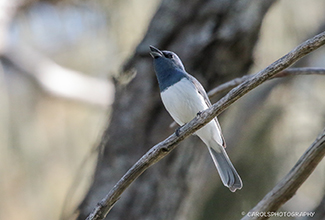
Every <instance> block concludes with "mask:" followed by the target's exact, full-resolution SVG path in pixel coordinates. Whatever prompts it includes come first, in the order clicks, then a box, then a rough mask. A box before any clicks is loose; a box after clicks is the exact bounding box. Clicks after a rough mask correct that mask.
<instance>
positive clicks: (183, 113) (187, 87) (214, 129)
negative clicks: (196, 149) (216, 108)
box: [161, 78, 223, 145]
mask: <svg viewBox="0 0 325 220" xmlns="http://www.w3.org/2000/svg"><path fill="white" fill-rule="evenodd" d="M161 99H162V101H163V103H164V106H165V108H166V109H167V111H168V112H169V114H170V115H171V116H172V118H173V119H174V120H175V121H176V122H177V123H178V124H179V125H183V124H185V123H187V122H189V121H191V120H192V119H193V118H194V117H195V116H196V114H197V113H198V112H200V111H203V110H205V109H207V108H208V106H207V104H206V103H205V101H204V98H203V97H202V96H201V95H200V94H198V92H197V90H196V88H195V87H194V85H193V84H192V82H190V81H189V80H187V79H185V78H184V79H182V80H181V81H179V82H177V83H175V84H174V85H172V86H170V87H169V88H167V89H166V90H165V91H163V92H162V93H161ZM196 134H197V135H198V136H199V137H200V138H201V139H202V140H203V141H204V142H205V143H206V144H208V142H209V141H210V140H211V138H212V139H214V140H215V141H217V142H218V143H219V144H220V145H222V142H223V141H222V138H221V131H219V128H218V126H217V124H216V121H215V120H212V121H211V122H209V123H208V124H207V125H206V126H204V127H203V128H201V129H200V130H198V131H197V132H196Z"/></svg>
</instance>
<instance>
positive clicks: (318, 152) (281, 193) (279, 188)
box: [241, 129, 325, 220]
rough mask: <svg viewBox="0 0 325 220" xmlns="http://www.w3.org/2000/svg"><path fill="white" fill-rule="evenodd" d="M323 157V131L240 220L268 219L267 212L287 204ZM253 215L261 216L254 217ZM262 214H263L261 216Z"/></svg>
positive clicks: (324, 150) (324, 141) (324, 152)
mask: <svg viewBox="0 0 325 220" xmlns="http://www.w3.org/2000/svg"><path fill="white" fill-rule="evenodd" d="M324 155H325V129H324V130H323V132H322V134H320V135H319V136H318V137H317V139H316V140H315V141H314V143H312V145H311V146H310V147H309V148H308V149H307V150H306V152H305V153H304V154H303V155H302V156H301V157H300V159H299V160H298V162H297V163H296V164H295V166H294V167H293V168H292V169H291V170H290V172H289V173H288V174H287V175H286V176H285V177H284V178H283V179H282V180H281V181H280V182H279V183H278V184H277V185H276V186H275V187H274V188H273V189H272V190H271V191H270V192H269V193H268V194H267V195H266V196H265V197H264V198H263V199H262V200H261V201H260V202H259V203H258V204H257V205H256V206H255V207H254V208H253V209H251V210H250V211H249V212H248V213H247V214H246V215H245V216H244V217H243V218H242V219H241V220H248V219H268V218H270V217H271V216H269V215H268V214H267V212H274V211H276V210H278V209H279V208H280V207H281V206H282V205H283V204H284V203H285V202H287V201H288V200H289V199H291V197H293V195H294V194H295V193H296V191H297V190H298V189H299V187H300V186H301V185H302V184H303V182H305V180H306V179H307V178H308V177H309V176H310V174H311V173H312V172H313V171H314V169H315V168H316V166H317V165H318V164H319V162H320V161H321V160H322V159H323V157H324ZM255 213H256V214H257V213H258V214H259V215H261V216H259V217H257V216H256V217H254V216H253V215H255ZM262 213H263V214H262Z"/></svg>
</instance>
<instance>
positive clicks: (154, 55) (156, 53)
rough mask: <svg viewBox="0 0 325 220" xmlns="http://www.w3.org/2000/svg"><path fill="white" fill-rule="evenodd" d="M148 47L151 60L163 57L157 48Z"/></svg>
mask: <svg viewBox="0 0 325 220" xmlns="http://www.w3.org/2000/svg"><path fill="white" fill-rule="evenodd" d="M149 47H150V50H151V52H150V55H151V56H152V58H158V57H162V56H163V53H162V52H161V51H160V50H158V49H157V48H155V47H154V46H151V45H150V46H149Z"/></svg>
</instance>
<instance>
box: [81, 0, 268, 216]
mask: <svg viewBox="0 0 325 220" xmlns="http://www.w3.org/2000/svg"><path fill="white" fill-rule="evenodd" d="M273 2H274V1H273V0H265V1H260V0H253V1H252V0H241V1H236V0H219V1H212V0H208V1H202V0H193V1H182V0H174V1H170V0H165V1H162V3H161V6H160V7H159V9H158V11H157V13H156V15H155V16H154V17H153V19H152V21H151V24H150V25H149V28H148V31H147V34H146V36H145V37H144V39H143V40H142V42H141V43H140V44H139V45H138V47H137V49H136V51H135V53H134V55H133V56H132V58H131V59H130V60H129V61H128V62H126V64H125V66H124V68H123V72H122V73H121V75H120V78H119V79H118V80H117V82H116V94H115V103H114V105H113V113H112V117H111V121H110V124H109V127H108V128H107V129H106V131H105V132H104V134H103V136H102V140H101V143H100V147H101V148H102V152H101V153H100V155H99V156H98V163H97V167H96V171H95V175H94V181H93V183H92V185H91V187H90V189H89V191H88V194H87V195H86V197H85V198H84V200H83V201H82V203H81V204H80V206H79V212H80V213H79V216H78V219H85V218H86V216H87V215H88V214H89V212H91V211H92V209H93V208H94V206H95V205H96V204H97V202H99V201H100V200H101V199H102V198H103V197H104V196H105V194H106V193H107V192H108V191H109V190H110V189H111V188H112V187H113V186H114V184H115V183H116V182H117V181H118V180H119V178H121V176H122V175H123V174H124V173H125V172H126V171H127V170H128V169H129V168H130V167H131V166H132V165H133V164H134V163H135V162H136V161H137V160H138V159H139V158H140V156H142V155H143V154H144V153H145V152H146V151H147V150H148V149H149V148H150V147H151V146H153V145H154V144H156V143H158V142H159V141H161V140H163V139H164V138H166V137H167V136H168V135H170V134H171V133H172V132H173V131H174V129H175V128H169V125H170V123H171V122H172V119H171V118H170V117H169V116H168V114H167V112H166V111H165V109H164V107H163V105H162V103H161V100H160V97H159V89H158V85H157V80H156V77H155V74H154V71H153V67H152V58H151V57H150V56H149V49H148V47H149V45H154V46H156V47H158V48H160V49H168V50H172V51H174V52H176V53H177V54H178V55H179V56H180V57H181V59H182V60H183V62H184V65H185V67H186V69H187V71H188V72H189V73H191V74H192V75H194V76H195V77H197V78H198V79H199V80H200V81H201V82H202V84H203V85H204V86H205V88H206V89H209V88H212V87H214V86H216V85H217V84H220V83H222V82H224V81H227V80H230V79H232V78H234V77H238V76H240V75H243V74H245V73H246V72H247V71H248V69H249V67H250V66H251V64H252V52H253V49H254V46H255V44H256V41H257V39H258V34H259V30H260V26H261V22H262V20H263V17H264V15H265V13H266V12H267V10H268V9H269V7H270V6H271V5H272V3H273ZM134 73H136V75H135V77H134V78H133V79H132V80H131V81H129V82H128V83H126V82H125V79H130V78H131V77H132V76H133V74H134ZM230 157H231V155H230ZM209 163H210V164H209ZM210 165H211V166H212V161H211V160H210V159H208V152H207V150H205V147H204V145H203V144H202V143H201V142H200V141H199V140H198V138H193V137H192V138H189V139H187V140H185V141H184V142H183V144H182V146H179V147H178V148H177V149H176V150H175V151H173V152H172V153H171V154H170V155H168V156H167V157H166V158H165V159H163V160H162V161H160V162H159V163H157V164H156V165H155V166H153V167H152V168H150V169H149V170H148V171H147V172H145V173H144V174H143V175H142V176H141V177H140V178H139V179H138V180H137V181H136V182H135V183H134V184H133V185H131V187H130V188H129V189H128V190H127V191H126V192H125V193H124V194H123V195H122V198H121V199H120V200H119V201H118V203H117V204H116V205H115V207H114V208H113V209H112V210H111V212H110V213H109V214H108V216H107V219H119V220H121V219H128V220H132V219H142V220H144V219H148V220H149V219H164V220H166V219H178V220H182V219H195V216H196V213H197V211H198V210H199V209H200V208H201V207H200V204H202V201H204V200H205V196H204V195H206V194H207V193H208V192H206V186H207V183H208V182H209V178H211V177H210V175H209V171H210V169H209V167H210ZM212 175H217V172H216V171H215V173H214V174H212Z"/></svg>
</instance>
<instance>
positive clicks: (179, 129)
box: [175, 125, 183, 137]
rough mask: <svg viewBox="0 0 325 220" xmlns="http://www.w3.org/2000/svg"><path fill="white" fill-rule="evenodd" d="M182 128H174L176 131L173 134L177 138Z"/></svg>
mask: <svg viewBox="0 0 325 220" xmlns="http://www.w3.org/2000/svg"><path fill="white" fill-rule="evenodd" d="M182 127H183V125H182V126H180V127H178V128H176V130H175V134H176V136H177V137H179V132H180V131H181V128H182Z"/></svg>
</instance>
